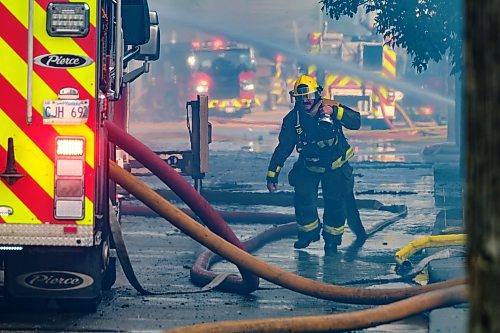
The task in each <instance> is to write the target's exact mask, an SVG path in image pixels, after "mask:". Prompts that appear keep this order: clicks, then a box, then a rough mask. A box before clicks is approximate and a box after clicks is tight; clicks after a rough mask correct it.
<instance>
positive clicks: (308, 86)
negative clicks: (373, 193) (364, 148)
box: [266, 75, 361, 253]
mask: <svg viewBox="0 0 500 333" xmlns="http://www.w3.org/2000/svg"><path fill="white" fill-rule="evenodd" d="M321 91H322V87H321V86H319V85H318V83H317V82H316V81H315V80H314V79H313V78H312V77H310V76H307V75H302V76H300V77H299V78H298V79H297V81H296V82H295V84H294V88H293V90H292V91H291V92H290V96H291V98H292V99H294V100H295V106H294V108H293V109H292V110H291V111H290V112H289V113H288V114H287V115H286V116H285V117H284V118H283V123H282V126H281V130H280V133H279V142H278V145H277V146H276V148H275V150H274V153H273V155H272V157H271V161H270V163H269V168H268V172H267V178H266V179H267V188H268V190H269V191H270V192H275V191H276V190H277V185H278V175H279V172H280V170H281V168H282V167H283V165H284V163H285V161H286V159H287V158H288V157H289V156H290V154H291V153H292V152H293V149H294V148H296V150H297V152H298V153H299V158H298V159H297V161H296V162H295V164H294V165H293V168H292V170H291V171H290V173H289V175H288V181H289V183H290V185H291V186H293V187H294V190H295V191H294V207H295V216H296V219H297V223H298V227H299V228H298V229H299V230H298V240H297V241H296V242H295V243H294V247H295V248H296V249H301V248H306V247H307V246H309V244H310V243H311V242H315V241H318V240H319V239H320V231H321V229H323V231H322V236H323V239H324V241H325V252H327V253H328V252H336V251H337V246H338V245H340V244H341V241H342V235H343V233H344V223H345V219H346V198H348V197H350V196H351V195H352V191H353V187H354V178H353V173H352V167H351V166H350V165H349V163H348V160H349V159H350V158H351V157H352V156H353V155H354V151H353V148H352V147H351V146H350V145H349V144H348V142H347V140H346V138H345V136H344V133H343V131H342V127H346V128H348V129H354V130H356V129H359V128H360V126H361V121H360V114H359V113H358V112H357V111H354V110H352V109H350V108H349V107H347V106H345V105H342V104H340V103H338V102H336V101H332V100H324V99H322V98H321ZM320 183H321V188H322V193H323V198H324V214H323V224H322V223H321V221H320V219H319V216H318V211H317V197H318V188H319V184H320Z"/></svg>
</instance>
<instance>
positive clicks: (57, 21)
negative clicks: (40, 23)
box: [46, 2, 90, 37]
mask: <svg viewBox="0 0 500 333" xmlns="http://www.w3.org/2000/svg"><path fill="white" fill-rule="evenodd" d="M89 14H90V7H89V6H88V5H87V4H86V3H83V2H80V3H68V2H51V3H49V5H48V6H47V24H46V28H47V33H48V34H49V36H53V37H85V36H87V34H88V33H89Z"/></svg>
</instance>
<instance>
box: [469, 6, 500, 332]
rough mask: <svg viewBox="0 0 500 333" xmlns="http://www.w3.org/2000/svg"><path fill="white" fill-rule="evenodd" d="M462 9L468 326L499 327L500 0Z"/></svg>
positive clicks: (497, 329)
mask: <svg viewBox="0 0 500 333" xmlns="http://www.w3.org/2000/svg"><path fill="white" fill-rule="evenodd" d="M466 12H467V33H466V47H465V50H466V53H465V54H466V56H465V58H466V77H467V86H466V96H465V99H466V101H467V107H466V111H467V113H466V118H465V120H466V121H465V122H466V127H467V137H468V138H467V146H468V149H467V188H466V209H465V221H466V227H467V233H468V235H469V274H470V285H471V315H470V319H471V320H470V332H472V333H479V332H481V333H488V332H500V306H499V300H500V288H499V281H500V205H499V202H500V201H499V198H500V131H499V128H500V112H499V110H498V108H499V105H500V94H499V93H498V92H499V90H500V82H499V79H498V78H499V77H500V62H499V61H498V59H499V53H500V49H499V46H498V44H496V42H497V41H498V39H499V37H500V26H499V25H498V23H497V20H498V17H499V15H500V3H499V2H498V1H488V0H467V1H466Z"/></svg>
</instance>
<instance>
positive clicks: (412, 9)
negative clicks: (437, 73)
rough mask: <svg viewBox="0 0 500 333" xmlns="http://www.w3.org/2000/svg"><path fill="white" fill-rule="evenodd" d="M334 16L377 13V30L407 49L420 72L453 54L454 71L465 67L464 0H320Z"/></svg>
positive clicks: (375, 26) (322, 8)
mask: <svg viewBox="0 0 500 333" xmlns="http://www.w3.org/2000/svg"><path fill="white" fill-rule="evenodd" d="M320 3H321V4H322V7H321V10H322V11H323V12H325V14H326V15H328V16H329V17H330V18H335V19H337V20H338V19H339V18H340V17H341V16H345V15H347V16H349V17H353V15H354V14H356V13H357V12H358V10H364V11H365V12H366V13H375V14H376V16H375V25H374V29H375V30H376V31H375V32H376V33H377V34H380V35H382V36H383V37H384V38H386V39H387V38H391V44H392V45H396V46H398V47H401V48H403V49H406V51H407V53H408V54H409V55H410V56H411V57H412V66H413V67H414V68H416V69H417V71H418V72H422V71H424V70H426V69H427V66H428V64H429V62H430V61H432V60H433V61H436V62H439V61H441V60H442V59H443V57H446V56H449V59H450V62H451V64H452V72H451V74H457V73H461V72H462V67H463V54H462V45H463V33H462V32H463V16H464V14H463V8H462V2H461V0H377V1H372V0H320Z"/></svg>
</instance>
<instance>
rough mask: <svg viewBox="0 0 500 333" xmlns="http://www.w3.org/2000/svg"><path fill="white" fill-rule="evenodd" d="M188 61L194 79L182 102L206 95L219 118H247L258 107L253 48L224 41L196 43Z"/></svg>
mask: <svg viewBox="0 0 500 333" xmlns="http://www.w3.org/2000/svg"><path fill="white" fill-rule="evenodd" d="M186 60H187V66H188V68H189V70H190V77H189V79H188V80H187V98H183V99H182V100H186V99H190V100H192V99H195V98H196V95H198V94H206V95H208V96H209V103H208V108H209V111H210V113H211V114H216V115H217V114H218V115H243V114H245V113H248V112H251V110H252V108H253V107H255V106H256V105H257V104H258V100H257V99H256V97H255V75H254V72H255V52H254V50H253V48H251V47H250V46H248V45H244V44H240V43H235V42H231V41H223V40H221V39H215V40H212V41H206V42H198V41H195V42H193V43H192V48H191V51H190V54H189V55H188V57H187V59H186Z"/></svg>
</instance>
